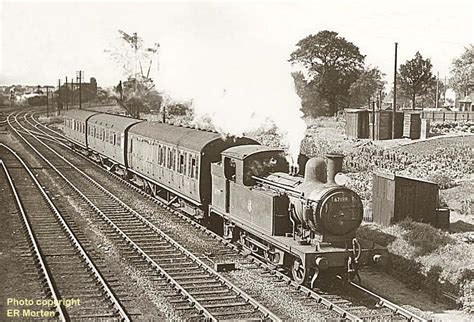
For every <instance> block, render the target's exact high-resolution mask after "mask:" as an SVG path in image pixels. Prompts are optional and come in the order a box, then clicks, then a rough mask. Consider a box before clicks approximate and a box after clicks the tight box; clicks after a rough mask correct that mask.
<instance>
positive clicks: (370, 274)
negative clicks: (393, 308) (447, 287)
mask: <svg viewBox="0 0 474 322" xmlns="http://www.w3.org/2000/svg"><path fill="white" fill-rule="evenodd" d="M360 275H361V278H362V285H363V286H364V287H367V288H369V289H370V290H373V291H375V292H376V293H377V294H380V295H382V296H384V297H385V298H387V299H388V300H389V301H392V302H394V303H397V304H399V305H402V306H404V307H406V308H407V309H410V310H411V311H414V312H416V313H421V314H422V315H423V317H425V318H428V319H433V320H435V321H446V322H450V321H473V319H474V315H472V314H468V313H465V312H463V311H459V310H453V309H451V307H452V306H451V305H449V304H446V303H444V302H440V301H438V302H437V303H434V302H433V300H432V299H431V296H430V294H428V293H426V292H424V291H421V290H412V289H409V288H408V287H407V286H405V285H404V284H402V283H400V281H399V280H398V279H396V278H394V277H391V276H389V275H387V274H383V273H380V272H378V271H377V270H375V269H370V268H367V269H363V270H362V272H361V273H360ZM413 308H415V309H413Z"/></svg>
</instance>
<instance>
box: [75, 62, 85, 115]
mask: <svg viewBox="0 0 474 322" xmlns="http://www.w3.org/2000/svg"><path fill="white" fill-rule="evenodd" d="M76 75H77V76H78V78H79V80H78V83H79V109H81V108H82V77H83V76H84V72H83V71H82V70H79V71H77V72H76Z"/></svg>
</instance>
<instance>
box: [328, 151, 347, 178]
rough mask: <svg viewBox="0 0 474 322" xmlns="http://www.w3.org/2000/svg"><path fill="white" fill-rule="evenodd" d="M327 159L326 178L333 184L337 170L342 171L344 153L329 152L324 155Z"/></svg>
mask: <svg viewBox="0 0 474 322" xmlns="http://www.w3.org/2000/svg"><path fill="white" fill-rule="evenodd" d="M326 158H327V159H328V160H327V164H328V165H327V169H328V173H327V178H328V183H331V184H335V183H336V182H335V181H334V178H335V177H336V174H337V173H338V172H341V171H342V162H343V160H344V155H342V154H338V153H330V154H327V155H326Z"/></svg>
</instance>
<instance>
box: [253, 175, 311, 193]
mask: <svg viewBox="0 0 474 322" xmlns="http://www.w3.org/2000/svg"><path fill="white" fill-rule="evenodd" d="M252 179H254V180H257V181H260V182H263V183H266V184H270V185H272V186H276V187H278V188H281V189H283V190H285V193H288V192H290V193H292V194H295V197H298V198H303V197H304V192H302V191H298V190H296V189H293V188H290V187H288V186H285V185H283V184H281V183H277V182H274V181H271V180H268V179H265V178H261V177H257V176H252Z"/></svg>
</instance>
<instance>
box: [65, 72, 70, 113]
mask: <svg viewBox="0 0 474 322" xmlns="http://www.w3.org/2000/svg"><path fill="white" fill-rule="evenodd" d="M65 88H66V100H65V101H66V109H69V95H68V94H67V93H69V87H67V76H66V86H65Z"/></svg>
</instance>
